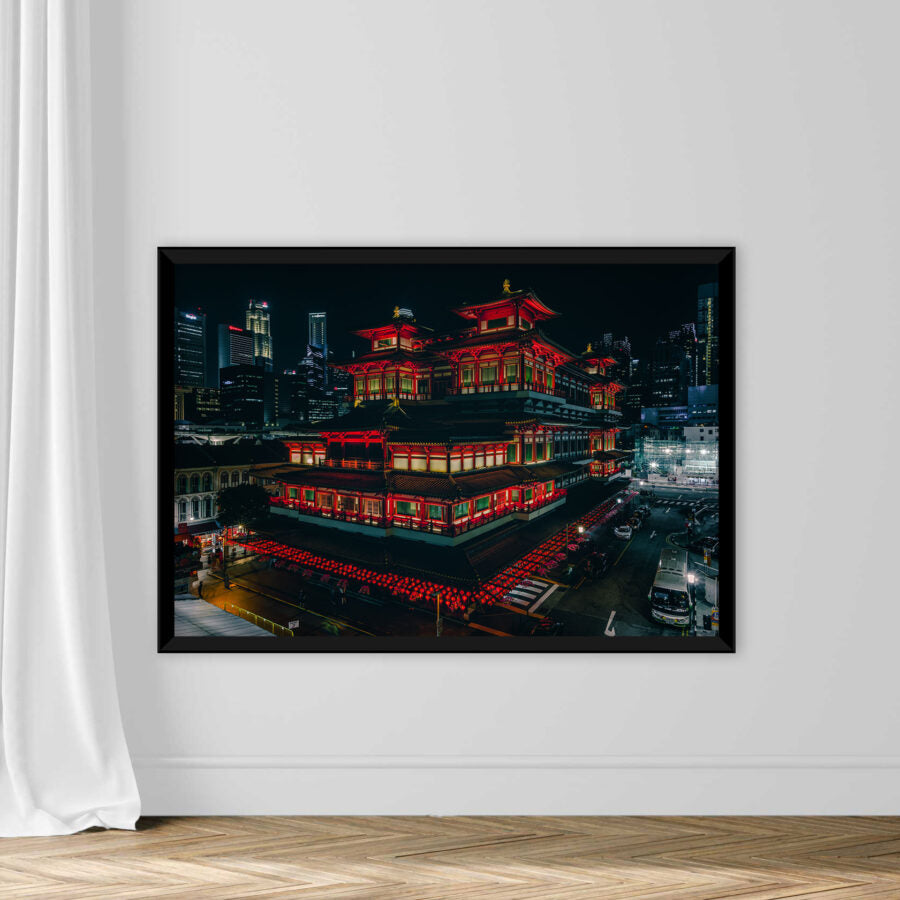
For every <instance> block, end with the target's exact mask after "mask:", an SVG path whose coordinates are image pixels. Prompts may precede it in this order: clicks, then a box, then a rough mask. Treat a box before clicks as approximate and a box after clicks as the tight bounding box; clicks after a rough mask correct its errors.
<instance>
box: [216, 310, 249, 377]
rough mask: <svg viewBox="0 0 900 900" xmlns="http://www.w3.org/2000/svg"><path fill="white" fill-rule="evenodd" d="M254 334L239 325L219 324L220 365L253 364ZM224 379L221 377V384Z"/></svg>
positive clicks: (220, 367) (224, 366) (222, 367)
mask: <svg viewBox="0 0 900 900" xmlns="http://www.w3.org/2000/svg"><path fill="white" fill-rule="evenodd" d="M253 364H254V356H253V335H252V334H251V333H250V332H249V331H245V330H244V329H243V328H238V326H237V325H220V326H219V366H218V368H219V369H220V370H221V369H225V368H227V367H228V366H252V365H253ZM221 384H222V381H221V378H220V379H219V386H220V387H221Z"/></svg>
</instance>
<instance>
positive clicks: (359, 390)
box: [353, 376, 366, 397]
mask: <svg viewBox="0 0 900 900" xmlns="http://www.w3.org/2000/svg"><path fill="white" fill-rule="evenodd" d="M353 384H354V392H355V393H356V396H357V397H361V396H362V395H363V394H364V393H365V392H366V379H365V378H363V377H362V376H360V377H359V378H355V379H354V381H353Z"/></svg>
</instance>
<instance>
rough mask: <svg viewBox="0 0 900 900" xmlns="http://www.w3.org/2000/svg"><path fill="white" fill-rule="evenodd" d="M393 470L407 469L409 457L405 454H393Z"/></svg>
mask: <svg viewBox="0 0 900 900" xmlns="http://www.w3.org/2000/svg"><path fill="white" fill-rule="evenodd" d="M394 468H395V469H408V468H409V456H408V454H406V453H395V454H394Z"/></svg>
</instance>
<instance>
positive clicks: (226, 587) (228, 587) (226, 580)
mask: <svg viewBox="0 0 900 900" xmlns="http://www.w3.org/2000/svg"><path fill="white" fill-rule="evenodd" d="M225 590H226V591H230V590H231V579H230V578H229V577H228V573H227V572H226V573H225Z"/></svg>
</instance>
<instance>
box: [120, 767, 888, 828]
mask: <svg viewBox="0 0 900 900" xmlns="http://www.w3.org/2000/svg"><path fill="white" fill-rule="evenodd" d="M135 771H136V774H137V778H138V784H139V786H140V790H141V798H142V801H143V812H144V814H145V815H266V814H269V815H898V814H900V757H875V756H872V757H850V756H825V757H799V756H780V757H751V756H744V757H739V756H732V757H690V758H685V757H590V756H571V757H569V756H567V757H559V756H487V757H456V756H454V757H445V756H418V757H396V756H390V757H389V756H366V757H362V756H353V757H351V756H344V757H314V756H310V757H278V756H264V757H259V756H244V757H224V756H223V757H143V758H138V759H136V760H135Z"/></svg>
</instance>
